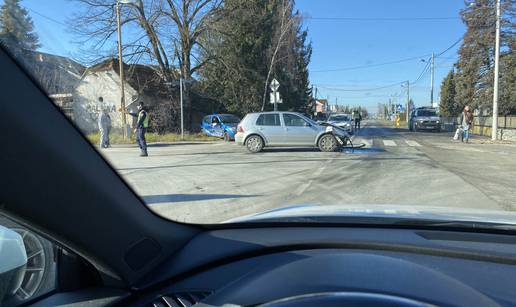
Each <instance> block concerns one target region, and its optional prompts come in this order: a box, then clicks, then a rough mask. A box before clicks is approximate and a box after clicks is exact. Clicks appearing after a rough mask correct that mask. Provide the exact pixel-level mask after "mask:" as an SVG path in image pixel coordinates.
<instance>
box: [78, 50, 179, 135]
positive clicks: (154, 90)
mask: <svg viewBox="0 0 516 307" xmlns="http://www.w3.org/2000/svg"><path fill="white" fill-rule="evenodd" d="M124 79H125V82H124V92H125V105H126V106H127V107H128V108H129V110H130V111H131V112H134V113H136V112H137V110H136V106H137V104H138V103H139V102H140V101H143V102H144V103H145V105H147V106H149V107H151V106H153V105H156V104H159V103H160V102H162V101H170V100H171V99H172V98H171V95H170V93H169V91H168V88H167V86H165V85H164V84H163V82H162V78H160V75H159V73H158V72H157V71H156V70H155V69H154V68H153V67H151V66H146V65H139V64H132V65H126V64H124ZM73 96H74V99H73V100H74V103H73V117H74V122H75V123H76V124H77V125H78V127H79V128H80V129H81V130H82V131H83V132H85V133H91V132H94V131H97V130H98V124H97V119H98V115H99V113H100V111H101V110H102V109H104V108H105V109H107V110H108V114H109V115H110V117H111V122H112V127H113V128H114V129H121V128H122V112H121V93H120V74H119V65H118V60H116V59H109V60H106V61H104V62H102V63H99V64H97V65H94V66H92V67H90V68H88V69H86V71H85V72H84V74H83V75H82V78H81V80H80V81H79V83H78V85H77V86H76V87H75V90H74V93H73ZM99 98H102V102H101V101H100V99H99ZM133 122H134V121H133V118H132V117H131V116H127V123H128V124H129V125H131V123H133Z"/></svg>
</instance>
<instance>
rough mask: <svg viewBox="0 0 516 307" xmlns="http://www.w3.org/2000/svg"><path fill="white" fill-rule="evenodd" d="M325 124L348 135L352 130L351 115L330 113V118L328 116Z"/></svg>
mask: <svg viewBox="0 0 516 307" xmlns="http://www.w3.org/2000/svg"><path fill="white" fill-rule="evenodd" d="M327 122H328V123H330V124H332V125H335V126H337V127H340V128H342V129H345V130H346V131H348V132H349V133H351V132H352V130H353V123H352V118H351V114H345V113H332V114H330V116H328V120H327Z"/></svg>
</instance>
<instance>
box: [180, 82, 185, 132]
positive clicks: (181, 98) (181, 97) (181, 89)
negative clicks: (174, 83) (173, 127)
mask: <svg viewBox="0 0 516 307" xmlns="http://www.w3.org/2000/svg"><path fill="white" fill-rule="evenodd" d="M179 100H180V102H181V141H184V140H185V135H184V131H185V130H184V116H183V74H182V73H181V74H180V75H179Z"/></svg>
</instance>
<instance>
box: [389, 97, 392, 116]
mask: <svg viewBox="0 0 516 307" xmlns="http://www.w3.org/2000/svg"><path fill="white" fill-rule="evenodd" d="M391 113H392V107H391V98H390V97H389V113H388V116H389V120H391Z"/></svg>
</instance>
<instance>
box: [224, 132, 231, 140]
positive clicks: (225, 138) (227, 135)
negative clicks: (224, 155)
mask: <svg viewBox="0 0 516 307" xmlns="http://www.w3.org/2000/svg"><path fill="white" fill-rule="evenodd" d="M224 141H225V142H229V141H231V138H230V137H229V134H228V133H227V132H224Z"/></svg>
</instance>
